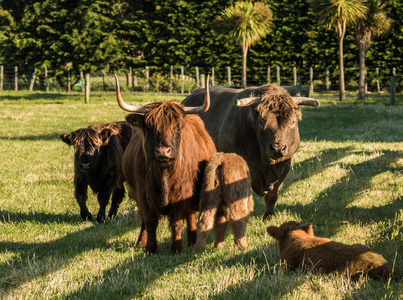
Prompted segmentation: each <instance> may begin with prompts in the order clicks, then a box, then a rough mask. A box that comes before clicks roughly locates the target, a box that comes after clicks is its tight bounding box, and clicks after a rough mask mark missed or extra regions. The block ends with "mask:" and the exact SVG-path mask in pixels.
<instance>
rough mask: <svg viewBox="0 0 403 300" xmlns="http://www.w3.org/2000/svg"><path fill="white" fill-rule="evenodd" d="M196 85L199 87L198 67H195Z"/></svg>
mask: <svg viewBox="0 0 403 300" xmlns="http://www.w3.org/2000/svg"><path fill="white" fill-rule="evenodd" d="M196 87H200V76H199V67H196Z"/></svg>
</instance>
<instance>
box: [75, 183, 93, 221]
mask: <svg viewBox="0 0 403 300" xmlns="http://www.w3.org/2000/svg"><path fill="white" fill-rule="evenodd" d="M74 188H75V192H74V196H75V197H76V200H77V203H78V206H79V207H80V216H81V218H83V220H85V221H90V220H92V215H91V213H90V212H89V210H88V208H87V204H86V202H87V198H88V197H87V190H88V186H87V183H83V182H77V181H76V182H75V183H74Z"/></svg>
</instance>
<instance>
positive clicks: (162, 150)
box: [154, 146, 173, 160]
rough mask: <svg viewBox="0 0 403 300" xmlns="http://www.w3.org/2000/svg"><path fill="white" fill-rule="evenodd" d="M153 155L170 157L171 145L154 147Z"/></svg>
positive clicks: (171, 153)
mask: <svg viewBox="0 0 403 300" xmlns="http://www.w3.org/2000/svg"><path fill="white" fill-rule="evenodd" d="M154 156H155V158H157V159H162V160H163V159H172V158H173V151H172V148H171V147H166V146H163V147H162V146H161V147H156V148H155V149H154Z"/></svg>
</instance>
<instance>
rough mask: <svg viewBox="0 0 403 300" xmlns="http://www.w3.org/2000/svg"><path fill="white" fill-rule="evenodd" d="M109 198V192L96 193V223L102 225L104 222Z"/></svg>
mask: <svg viewBox="0 0 403 300" xmlns="http://www.w3.org/2000/svg"><path fill="white" fill-rule="evenodd" d="M110 196H111V193H110V192H109V190H101V191H100V192H99V193H98V203H99V211H98V215H97V222H98V223H102V222H104V221H105V210H106V206H107V205H108V202H109V198H110Z"/></svg>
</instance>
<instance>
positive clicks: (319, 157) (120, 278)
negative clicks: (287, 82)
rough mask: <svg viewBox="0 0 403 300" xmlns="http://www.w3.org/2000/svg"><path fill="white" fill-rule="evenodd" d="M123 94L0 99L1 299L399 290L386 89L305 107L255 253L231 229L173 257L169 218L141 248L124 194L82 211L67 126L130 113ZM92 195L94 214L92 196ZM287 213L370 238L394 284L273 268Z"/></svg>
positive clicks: (401, 109)
mask: <svg viewBox="0 0 403 300" xmlns="http://www.w3.org/2000/svg"><path fill="white" fill-rule="evenodd" d="M123 96H124V98H125V99H126V100H127V101H128V102H133V103H134V102H139V103H141V102H151V101H156V100H162V99H167V96H165V98H164V96H163V95H159V96H155V95H148V96H143V97H142V96H138V95H136V96H134V95H130V94H129V93H126V94H124V95H123ZM114 97H115V96H114V94H113V93H105V94H99V95H93V96H92V98H91V100H90V104H88V105H85V104H84V103H83V102H84V100H83V97H82V95H81V94H73V95H67V94H63V93H60V94H50V95H48V94H44V93H23V92H21V93H11V92H10V93H3V94H0V199H1V206H0V299H22V298H23V299H50V298H52V299H130V298H143V299H211V298H216V299H403V288H402V284H401V281H402V278H403V257H402V255H403V253H402V247H403V229H402V227H403V174H402V172H403V118H402V116H403V106H396V107H389V106H387V105H384V104H386V103H388V101H389V100H388V97H386V96H385V97H384V98H379V99H378V100H379V101H376V102H377V104H370V105H365V104H358V103H356V101H355V99H353V97H351V98H348V99H347V103H346V104H339V103H337V98H323V99H321V98H320V100H322V101H321V102H322V103H323V105H322V106H320V107H318V108H303V118H302V120H301V121H300V134H301V140H302V141H301V146H300V148H299V150H298V151H297V153H296V154H295V156H294V159H293V164H292V170H291V171H290V173H289V175H288V177H287V178H286V180H285V182H284V184H283V186H282V188H281V191H280V193H279V200H278V202H277V205H276V207H275V211H276V213H275V215H274V217H273V218H272V219H271V220H269V221H266V222H263V221H262V219H261V217H262V215H263V212H264V204H263V201H262V199H260V198H259V197H256V196H255V211H254V212H253V214H252V217H251V219H250V222H249V224H248V237H247V239H248V243H249V249H248V251H246V252H242V251H240V250H238V248H236V247H235V246H234V245H233V243H232V236H231V235H230V234H229V233H228V234H227V239H226V241H227V245H226V247H225V248H224V249H220V250H216V249H214V247H213V240H214V237H213V235H210V236H209V239H208V245H207V247H206V250H205V251H204V252H203V253H201V254H196V255H195V254H193V253H192V251H191V248H189V247H185V248H184V253H183V254H182V255H176V256H173V255H171V254H170V232H169V229H168V223H167V221H166V220H165V219H164V220H162V221H161V224H160V226H159V228H158V241H159V249H158V253H157V254H156V255H146V254H145V253H144V251H143V249H138V248H136V247H135V241H136V239H137V234H138V232H139V225H140V224H139V220H138V218H137V216H136V208H135V205H133V203H131V202H130V200H129V199H127V198H125V200H124V203H123V204H122V207H121V209H120V211H119V214H118V217H117V218H116V219H114V220H112V221H108V222H106V223H105V224H102V225H99V224H96V223H91V222H83V221H82V220H81V218H80V216H79V209H78V205H77V204H76V201H75V199H74V196H73V149H72V148H69V147H67V146H66V145H65V144H64V143H62V142H60V141H59V140H58V135H59V134H60V133H62V132H70V131H72V130H75V129H77V128H79V127H83V126H88V125H89V124H94V123H102V122H110V121H116V120H123V119H124V116H125V115H126V113H125V112H123V111H122V110H121V109H120V108H118V107H117V105H116V104H115V98H114ZM319 97H320V96H319ZM400 97H401V96H400ZM171 98H173V97H168V99H171ZM174 98H175V99H177V100H180V99H182V98H181V97H180V96H177V97H174ZM402 100H403V99H402V98H398V104H400V105H401V104H403V101H402ZM368 102H371V103H374V102H375V101H372V100H368ZM382 103H383V104H382ZM88 204H89V208H90V211H91V212H93V213H96V211H97V209H98V204H97V201H96V197H95V196H94V195H92V194H90V197H89V200H88ZM287 220H297V221H301V222H303V223H306V222H311V223H313V224H314V230H315V233H316V235H317V236H322V237H328V238H331V239H333V240H335V241H338V242H343V243H348V244H353V243H363V244H366V245H368V246H369V247H371V248H372V249H373V250H375V251H376V252H379V253H381V254H382V255H383V256H384V257H385V258H386V259H387V261H388V262H389V263H390V265H391V266H393V268H394V276H395V279H394V280H392V281H390V282H385V281H379V282H378V281H373V280H369V279H366V278H362V279H360V280H357V281H352V280H349V279H348V278H345V277H342V276H337V275H318V274H313V273H301V272H284V271H282V270H278V269H277V268H276V265H277V262H278V259H279V255H278V245H277V244H276V243H275V241H274V240H273V239H272V238H270V237H269V236H268V235H267V234H266V230H265V229H266V227H267V226H269V225H279V224H281V223H282V222H284V221H287ZM185 240H186V238H185Z"/></svg>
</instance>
